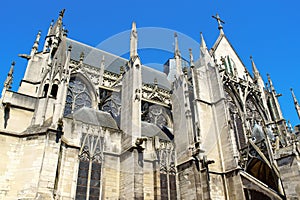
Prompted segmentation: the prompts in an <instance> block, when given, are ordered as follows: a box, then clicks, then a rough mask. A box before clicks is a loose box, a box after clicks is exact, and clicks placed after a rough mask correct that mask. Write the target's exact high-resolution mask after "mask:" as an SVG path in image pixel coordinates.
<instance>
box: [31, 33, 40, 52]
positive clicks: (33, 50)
mask: <svg viewBox="0 0 300 200" xmlns="http://www.w3.org/2000/svg"><path fill="white" fill-rule="evenodd" d="M40 38H41V31H39V32H38V34H37V35H36V38H35V41H34V43H33V46H32V49H31V54H30V55H31V56H33V54H34V53H36V52H37V50H38V48H39V42H40Z"/></svg>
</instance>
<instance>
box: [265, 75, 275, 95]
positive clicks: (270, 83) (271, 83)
mask: <svg viewBox="0 0 300 200" xmlns="http://www.w3.org/2000/svg"><path fill="white" fill-rule="evenodd" d="M267 76H268V82H269V86H270V90H271V92H274V93H275V94H276V90H275V88H274V86H273V82H272V80H271V77H270V74H267Z"/></svg>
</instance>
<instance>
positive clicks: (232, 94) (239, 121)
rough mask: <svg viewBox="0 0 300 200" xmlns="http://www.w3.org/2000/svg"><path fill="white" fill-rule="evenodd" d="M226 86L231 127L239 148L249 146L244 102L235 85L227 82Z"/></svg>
mask: <svg viewBox="0 0 300 200" xmlns="http://www.w3.org/2000/svg"><path fill="white" fill-rule="evenodd" d="M226 86H227V87H226ZM226 86H225V87H224V90H225V95H226V96H225V97H226V100H227V105H228V111H229V118H230V128H231V129H232V130H233V132H234V136H235V140H236V145H237V148H238V149H239V150H241V149H243V148H245V147H246V146H247V144H246V142H247V139H246V137H247V136H246V132H245V129H244V114H243V113H244V112H243V104H242V100H241V99H240V98H239V96H238V93H237V91H236V90H235V89H234V87H233V86H232V85H231V84H229V83H228V84H226Z"/></svg>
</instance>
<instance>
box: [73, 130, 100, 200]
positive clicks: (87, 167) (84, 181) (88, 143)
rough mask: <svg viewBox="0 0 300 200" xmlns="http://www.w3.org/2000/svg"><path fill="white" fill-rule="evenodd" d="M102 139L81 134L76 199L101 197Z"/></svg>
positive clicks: (97, 136)
mask: <svg viewBox="0 0 300 200" xmlns="http://www.w3.org/2000/svg"><path fill="white" fill-rule="evenodd" d="M103 146H104V139H103V137H100V136H99V135H90V134H83V137H82V147H81V153H80V154H79V169H78V178H77V187H76V199H80V200H88V199H89V200H94V199H95V200H96V199H99V197H100V196H101V172H102V164H103Z"/></svg>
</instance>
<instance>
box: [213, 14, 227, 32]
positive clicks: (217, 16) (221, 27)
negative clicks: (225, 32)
mask: <svg viewBox="0 0 300 200" xmlns="http://www.w3.org/2000/svg"><path fill="white" fill-rule="evenodd" d="M212 17H213V18H215V19H216V20H217V21H218V25H219V26H218V29H219V30H221V29H223V26H222V24H225V22H224V21H223V20H222V19H221V18H220V16H219V15H218V13H217V14H216V16H212Z"/></svg>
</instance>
